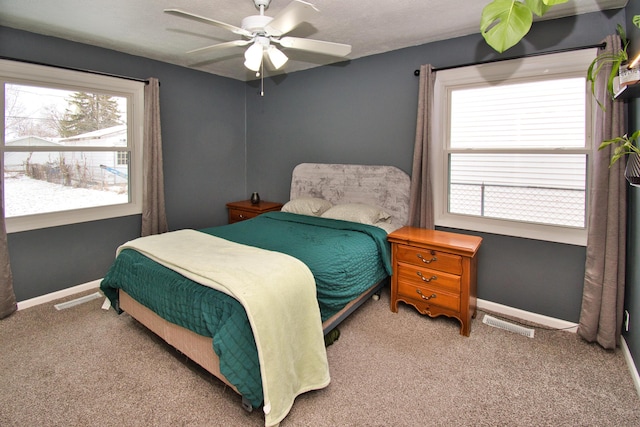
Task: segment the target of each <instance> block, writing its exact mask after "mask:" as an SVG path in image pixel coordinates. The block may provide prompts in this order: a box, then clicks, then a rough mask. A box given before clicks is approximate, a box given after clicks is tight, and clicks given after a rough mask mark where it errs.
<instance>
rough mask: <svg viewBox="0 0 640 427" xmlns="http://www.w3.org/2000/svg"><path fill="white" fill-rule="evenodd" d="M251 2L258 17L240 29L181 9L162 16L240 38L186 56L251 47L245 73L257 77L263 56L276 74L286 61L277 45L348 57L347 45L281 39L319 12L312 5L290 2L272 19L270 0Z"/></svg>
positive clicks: (252, 16) (246, 57)
mask: <svg viewBox="0 0 640 427" xmlns="http://www.w3.org/2000/svg"><path fill="white" fill-rule="evenodd" d="M253 2H254V4H255V6H256V8H258V9H259V10H260V15H251V16H247V17H246V18H244V19H243V20H242V23H241V26H240V27H236V26H235V25H231V24H226V23H224V22H221V21H216V20H215V19H210V18H206V17H204V16H200V15H195V14H193V13H189V12H185V11H183V10H180V9H165V10H164V12H165V13H168V14H170V15H175V16H178V17H181V18H187V19H191V20H194V21H198V22H202V23H205V24H209V25H213V26H216V27H220V28H224V29H226V30H229V31H231V32H232V33H234V34H238V35H240V36H242V37H243V39H240V40H233V41H230V42H225V43H219V44H214V45H211V46H206V47H202V48H199V49H194V50H190V51H188V52H187V53H203V52H207V53H208V52H213V51H219V50H224V49H230V48H236V47H243V46H248V45H250V46H249V48H247V50H246V51H245V53H244V58H245V62H244V65H245V66H246V67H247V68H248V69H250V70H252V71H255V72H256V76H258V75H259V74H260V69H261V67H263V66H264V57H265V56H266V57H267V58H268V60H269V62H270V64H271V65H272V66H273V68H274V69H276V70H278V69H280V68H282V66H283V65H284V64H285V63H286V62H287V60H288V59H289V58H288V57H287V55H285V54H284V53H283V52H282V51H281V50H280V49H278V48H277V46H276V45H280V46H281V47H284V48H287V49H297V50H303V51H307V52H312V53H319V54H323V55H329V56H337V57H344V56H347V55H348V54H349V53H350V52H351V46H350V45H348V44H342V43H333V42H327V41H321V40H312V39H307V38H299V37H289V36H284V35H285V34H287V33H288V32H290V31H292V30H293V29H294V28H296V27H297V26H298V25H300V24H301V23H302V22H305V21H307V20H308V19H310V18H311V17H312V16H313V15H315V14H316V13H317V12H319V10H318V9H317V8H316V7H315V6H314V5H312V4H311V3H307V2H305V1H302V0H293V1H292V2H291V3H289V4H288V5H287V7H285V8H284V9H283V10H282V11H280V13H278V14H277V15H276V16H275V17H273V18H272V17H269V16H266V15H265V14H264V11H265V9H267V8H268V7H269V4H270V3H271V0H253ZM283 36H284V37H283Z"/></svg>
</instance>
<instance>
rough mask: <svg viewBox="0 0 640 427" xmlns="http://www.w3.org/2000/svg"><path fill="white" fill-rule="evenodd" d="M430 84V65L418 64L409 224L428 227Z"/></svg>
mask: <svg viewBox="0 0 640 427" xmlns="http://www.w3.org/2000/svg"><path fill="white" fill-rule="evenodd" d="M434 84H435V73H434V72H433V70H432V68H431V65H428V64H427V65H422V66H421V67H420V87H419V94H418V120H417V124H416V140H415V145H414V148H413V166H412V168H411V193H410V199H409V225H411V226H413V227H422V228H429V229H433V226H434V224H433V222H434V215H433V190H432V182H431V181H432V178H431V168H430V167H429V154H430V153H429V151H430V147H429V146H430V143H431V142H430V140H431V114H432V112H433V88H434Z"/></svg>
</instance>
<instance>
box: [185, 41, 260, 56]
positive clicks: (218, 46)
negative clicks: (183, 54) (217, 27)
mask: <svg viewBox="0 0 640 427" xmlns="http://www.w3.org/2000/svg"><path fill="white" fill-rule="evenodd" d="M252 41H253V40H233V41H230V42H225V43H218V44H214V45H211V46H205V47H201V48H198V49H193V50H190V51H187V53H203V52H213V51H214V50H222V49H229V48H232V47H238V46H246V45H248V44H249V43H251V42H252Z"/></svg>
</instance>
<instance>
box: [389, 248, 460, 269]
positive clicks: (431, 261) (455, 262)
mask: <svg viewBox="0 0 640 427" xmlns="http://www.w3.org/2000/svg"><path fill="white" fill-rule="evenodd" d="M397 257H398V262H406V263H409V264H414V265H418V266H423V267H429V268H430V269H433V270H440V271H446V272H447V273H451V274H462V257H461V256H458V255H453V254H449V253H446V252H440V251H436V250H432V249H423V248H418V247H415V246H404V245H398V249H397Z"/></svg>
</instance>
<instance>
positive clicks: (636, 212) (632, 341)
mask: <svg viewBox="0 0 640 427" xmlns="http://www.w3.org/2000/svg"><path fill="white" fill-rule="evenodd" d="M626 10H627V36H628V37H629V39H630V40H631V44H630V49H629V54H630V56H635V55H637V54H638V53H640V29H638V28H636V27H635V26H634V25H633V23H632V22H631V19H632V18H633V16H634V15H640V2H638V1H630V2H629V4H628V5H627V8H626ZM638 129H640V99H632V100H630V102H629V126H628V129H627V131H628V133H629V134H631V133H633V132H635V131H636V130H638ZM628 206H629V209H628V212H627V215H628V240H627V277H626V289H625V298H624V300H625V303H624V305H625V307H624V308H625V310H627V311H628V312H629V331H628V332H627V331H625V330H624V328H623V330H622V335H623V336H624V338H625V341H626V342H627V345H628V346H629V351H630V352H631V354H632V355H633V357H634V361H635V364H636V369H639V368H640V230H639V229H638V228H639V227H640V188H638V187H631V186H629V205H628Z"/></svg>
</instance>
